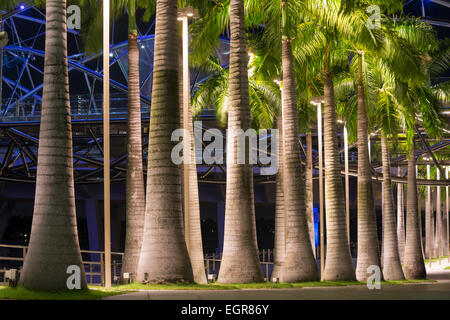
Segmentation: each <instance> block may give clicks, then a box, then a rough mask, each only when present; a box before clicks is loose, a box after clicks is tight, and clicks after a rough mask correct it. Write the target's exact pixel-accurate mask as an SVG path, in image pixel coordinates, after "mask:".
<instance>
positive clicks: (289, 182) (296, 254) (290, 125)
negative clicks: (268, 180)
mask: <svg viewBox="0 0 450 320" xmlns="http://www.w3.org/2000/svg"><path fill="white" fill-rule="evenodd" d="M288 4H289V2H288V1H282V2H281V15H282V18H281V21H282V27H281V29H282V31H281V32H282V43H281V50H282V68H283V91H282V94H283V100H282V104H283V108H282V112H283V133H282V134H283V151H284V159H283V166H284V168H283V169H284V172H283V173H284V175H285V176H286V177H289V179H284V182H283V185H284V197H285V199H286V200H285V206H286V207H285V210H286V222H285V223H286V225H287V226H288V228H287V230H286V231H287V233H286V255H285V259H284V262H283V267H282V274H281V279H282V281H285V282H297V281H312V280H316V279H318V270H317V264H316V261H315V258H314V254H313V251H312V248H311V242H310V238H309V232H308V225H307V220H306V210H305V209H306V206H305V188H304V183H303V182H302V181H303V179H304V178H303V174H302V171H303V170H302V166H301V159H300V152H299V149H298V111H297V95H296V83H295V75H294V65H293V63H294V57H293V54H292V46H291V41H292V39H291V35H290V33H289V28H290V27H291V25H290V24H289V23H290V21H289V18H290V16H291V12H289V8H288Z"/></svg>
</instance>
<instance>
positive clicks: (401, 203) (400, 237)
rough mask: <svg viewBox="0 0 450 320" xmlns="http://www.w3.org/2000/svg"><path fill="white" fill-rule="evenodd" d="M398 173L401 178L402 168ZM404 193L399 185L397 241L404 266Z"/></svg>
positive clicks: (401, 185)
mask: <svg viewBox="0 0 450 320" xmlns="http://www.w3.org/2000/svg"><path fill="white" fill-rule="evenodd" d="M397 172H398V175H399V176H400V167H398V169H397ZM403 191H404V187H403V184H400V183H399V184H397V241H398V253H399V256H400V262H401V263H402V264H403V261H404V256H405V211H404V193H403Z"/></svg>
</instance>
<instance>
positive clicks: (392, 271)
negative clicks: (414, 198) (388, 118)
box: [381, 133, 405, 280]
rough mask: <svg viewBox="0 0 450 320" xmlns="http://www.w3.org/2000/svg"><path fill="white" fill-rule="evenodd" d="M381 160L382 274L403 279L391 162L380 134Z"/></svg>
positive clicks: (384, 141) (383, 138) (395, 278)
mask: <svg viewBox="0 0 450 320" xmlns="http://www.w3.org/2000/svg"><path fill="white" fill-rule="evenodd" d="M381 153H382V161H383V194H384V201H383V258H384V261H383V276H384V278H385V279H386V280H403V279H405V276H404V275H403V271H402V265H401V263H400V256H399V253H398V241H397V230H396V222H395V211H394V197H393V193H392V180H391V164H390V159H389V148H388V143H387V138H386V135H385V134H384V133H382V134H381Z"/></svg>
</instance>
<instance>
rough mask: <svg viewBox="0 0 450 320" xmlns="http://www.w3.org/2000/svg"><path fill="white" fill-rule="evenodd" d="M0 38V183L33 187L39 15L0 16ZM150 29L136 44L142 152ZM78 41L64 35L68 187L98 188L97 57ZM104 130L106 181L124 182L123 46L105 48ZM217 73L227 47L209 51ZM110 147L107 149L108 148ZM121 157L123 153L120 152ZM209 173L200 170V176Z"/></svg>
mask: <svg viewBox="0 0 450 320" xmlns="http://www.w3.org/2000/svg"><path fill="white" fill-rule="evenodd" d="M0 19H1V21H2V25H3V30H4V31H6V32H7V33H8V35H9V43H8V44H7V45H6V46H5V47H4V48H3V55H2V56H3V63H2V64H1V65H2V72H1V80H0V83H1V84H2V88H3V90H2V97H3V100H1V99H0V102H1V103H0V106H1V112H0V134H1V136H0V155H3V156H2V157H0V160H1V163H0V181H13V182H27V183H34V178H35V177H34V176H35V172H36V164H37V160H36V158H37V146H38V142H39V140H38V138H37V136H38V127H39V122H40V111H41V103H42V89H43V75H44V72H43V65H44V57H45V51H44V48H45V15H44V13H43V12H42V11H41V10H40V9H39V8H37V7H34V6H30V7H25V8H23V9H22V8H20V7H19V8H18V9H16V10H14V11H12V12H8V13H6V12H1V11H0ZM152 27H153V25H151V26H150V27H149V28H148V30H147V32H146V33H143V34H141V36H140V38H139V46H140V57H141V59H140V80H141V107H142V119H143V127H144V135H145V136H144V148H145V147H146V144H147V142H146V141H147V134H146V133H145V132H146V128H148V123H149V121H148V120H149V114H150V104H151V91H152V73H153V64H152V63H153V46H154V35H153V34H149V32H150V30H151V29H152ZM80 37H81V36H80V33H79V31H77V30H71V29H68V48H69V49H68V50H69V52H68V66H69V83H70V93H71V95H70V103H71V115H72V124H73V130H74V135H73V137H74V162H75V163H74V164H75V182H76V183H97V182H102V175H103V174H102V167H103V154H102V153H103V151H102V147H101V144H102V137H101V130H100V129H101V123H102V112H103V111H102V82H103V70H102V53H101V52H99V53H94V54H92V53H84V52H82V49H81V43H80V40H81V39H80ZM110 52H111V54H110V57H111V59H110V61H111V62H110V68H111V80H110V83H111V122H112V136H113V141H112V143H113V150H112V153H113V154H112V156H113V158H112V159H113V160H112V163H111V170H112V177H113V180H112V181H121V180H124V178H125V174H124V172H125V165H124V162H125V161H126V156H125V150H124V149H123V148H121V147H119V146H125V140H124V137H125V136H126V129H125V123H126V120H127V92H128V88H127V82H128V79H127V59H128V58H127V52H128V47H127V42H126V41H124V42H120V43H115V44H112V46H111V49H110ZM216 56H217V57H218V58H219V60H220V62H221V64H222V66H223V67H227V65H228V60H229V59H228V56H229V41H228V40H226V39H222V40H221V42H220V47H219V48H218V49H217V50H216ZM208 76H209V75H208V74H205V73H204V72H203V71H202V70H200V69H192V70H191V79H192V81H191V82H192V91H193V92H194V90H195V87H196V85H197V84H198V83H201V82H203V81H205V80H206V79H207V78H208ZM199 119H200V120H203V121H209V120H210V121H213V120H214V113H211V112H210V111H209V112H208V111H205V112H203V113H202V114H201V115H200V116H199ZM114 145H115V146H114ZM121 149H123V150H121ZM208 170H209V172H211V171H212V170H211V169H209V168H206V169H205V171H208Z"/></svg>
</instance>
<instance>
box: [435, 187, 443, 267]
mask: <svg viewBox="0 0 450 320" xmlns="http://www.w3.org/2000/svg"><path fill="white" fill-rule="evenodd" d="M442 249H443V248H442V208H441V188H440V187H436V255H437V257H438V258H440V257H442V256H443V250H442Z"/></svg>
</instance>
